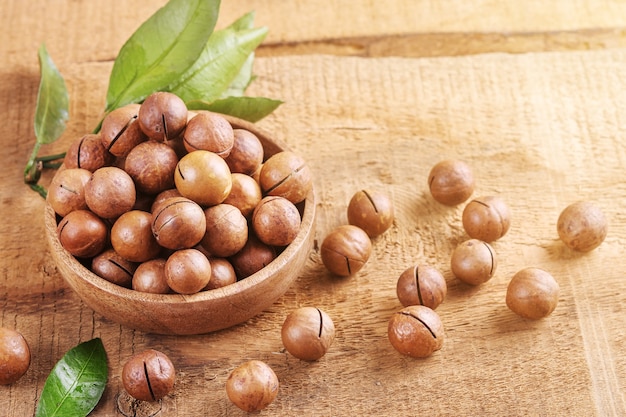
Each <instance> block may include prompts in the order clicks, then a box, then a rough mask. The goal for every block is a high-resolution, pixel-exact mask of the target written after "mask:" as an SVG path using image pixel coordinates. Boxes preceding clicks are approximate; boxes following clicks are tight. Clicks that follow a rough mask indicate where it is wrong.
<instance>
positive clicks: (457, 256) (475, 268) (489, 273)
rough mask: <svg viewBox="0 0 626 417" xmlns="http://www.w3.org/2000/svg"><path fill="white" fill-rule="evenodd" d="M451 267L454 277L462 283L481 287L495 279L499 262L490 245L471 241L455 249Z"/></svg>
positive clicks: (476, 240)
mask: <svg viewBox="0 0 626 417" xmlns="http://www.w3.org/2000/svg"><path fill="white" fill-rule="evenodd" d="M450 266H451V268H452V273H453V274H454V276H455V277H457V278H458V279H460V280H461V281H463V282H465V283H467V284H470V285H480V284H482V283H485V282H487V281H489V280H490V279H491V277H493V274H494V273H495V272H496V268H497V266H498V260H497V258H496V252H495V251H494V250H493V248H492V247H491V245H489V243H486V242H483V241H482V240H478V239H470V240H466V241H465V242H462V243H461V244H459V245H458V246H457V247H456V249H454V252H452V258H451V260H450Z"/></svg>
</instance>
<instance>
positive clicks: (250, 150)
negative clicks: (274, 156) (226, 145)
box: [226, 129, 264, 175]
mask: <svg viewBox="0 0 626 417" xmlns="http://www.w3.org/2000/svg"><path fill="white" fill-rule="evenodd" d="M233 137H234V140H233V148H232V149H231V151H230V154H229V155H228V157H227V158H226V163H227V164H228V167H229V168H230V171H231V172H232V173H241V174H246V175H252V174H254V173H255V172H257V171H258V170H259V169H260V168H261V164H262V163H263V155H264V151H263V145H262V144H261V141H260V140H259V138H258V137H257V136H256V135H255V134H254V133H252V132H250V131H248V130H245V129H234V130H233Z"/></svg>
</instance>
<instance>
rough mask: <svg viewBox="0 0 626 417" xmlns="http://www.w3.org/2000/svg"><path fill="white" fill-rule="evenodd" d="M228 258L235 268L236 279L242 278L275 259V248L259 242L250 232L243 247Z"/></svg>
mask: <svg viewBox="0 0 626 417" xmlns="http://www.w3.org/2000/svg"><path fill="white" fill-rule="evenodd" d="M228 259H229V261H230V263H231V264H232V265H233V268H235V272H236V273H237V279H244V278H247V277H249V276H250V275H252V274H254V273H255V272H258V271H260V270H261V269H263V268H265V267H266V266H267V265H269V264H270V262H272V261H273V260H274V259H276V249H275V248H274V247H273V246H269V245H266V244H265V243H263V242H261V241H260V240H259V239H258V238H257V237H256V236H254V234H252V235H250V236H249V237H248V240H247V241H246V244H245V245H244V247H243V248H242V249H241V250H240V251H239V252H237V253H236V254H234V255H233V256H231V257H229V258H228Z"/></svg>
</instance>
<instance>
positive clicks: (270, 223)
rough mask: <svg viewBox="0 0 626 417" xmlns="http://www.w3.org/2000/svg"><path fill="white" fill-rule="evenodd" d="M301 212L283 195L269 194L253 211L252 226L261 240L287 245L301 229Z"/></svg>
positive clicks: (266, 242) (271, 244)
mask: <svg viewBox="0 0 626 417" xmlns="http://www.w3.org/2000/svg"><path fill="white" fill-rule="evenodd" d="M300 222H301V219H300V212H299V211H298V208H297V207H296V206H295V205H294V204H293V203H292V202H291V201H289V200H287V199H286V198H283V197H276V196H268V197H265V198H263V199H262V200H261V202H260V203H259V204H258V205H257V206H256V208H255V209H254V212H253V213H252V228H253V229H254V232H255V233H256V236H257V237H258V238H259V240H260V241H261V242H263V243H265V244H266V245H270V246H287V245H289V244H290V243H291V242H292V241H293V240H294V239H295V238H296V236H297V235H298V232H299V231H300Z"/></svg>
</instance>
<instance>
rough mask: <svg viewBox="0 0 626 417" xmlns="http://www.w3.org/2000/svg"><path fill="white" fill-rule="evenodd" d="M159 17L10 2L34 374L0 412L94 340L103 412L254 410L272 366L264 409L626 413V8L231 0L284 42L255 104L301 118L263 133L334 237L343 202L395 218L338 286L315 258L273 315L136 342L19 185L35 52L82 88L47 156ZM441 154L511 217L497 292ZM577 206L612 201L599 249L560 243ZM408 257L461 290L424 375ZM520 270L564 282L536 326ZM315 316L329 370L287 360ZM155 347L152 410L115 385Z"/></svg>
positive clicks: (4, 52) (2, 47) (8, 198)
mask: <svg viewBox="0 0 626 417" xmlns="http://www.w3.org/2000/svg"><path fill="white" fill-rule="evenodd" d="M164 3H165V2H164V1H149V2H148V1H147V2H136V3H134V4H133V7H129V6H128V4H127V3H126V2H123V1H121V0H117V1H111V2H90V1H86V0H53V1H32V2H22V1H18V0H5V1H3V3H2V13H1V14H0V16H1V17H0V19H1V21H0V22H1V26H0V27H2V32H1V35H0V37H1V38H0V56H1V57H2V62H1V63H0V114H2V115H3V120H4V122H3V123H2V124H1V125H0V138H1V139H0V140H1V141H2V145H3V147H2V149H3V152H2V156H1V161H2V166H3V169H2V170H1V171H0V184H1V186H0V219H2V220H1V221H0V312H1V314H0V325H2V326H7V327H11V328H15V329H18V330H19V331H21V332H22V333H23V334H24V336H25V337H26V339H27V340H28V342H29V344H30V347H31V350H32V364H31V367H30V369H29V371H28V372H27V374H26V375H25V376H24V377H23V378H22V379H21V380H19V381H18V382H17V383H15V384H14V385H12V386H6V387H0V415H2V416H5V415H6V416H28V415H32V414H33V413H34V409H35V406H36V401H37V398H38V396H39V394H40V392H41V389H42V387H43V384H44V381H45V378H46V376H47V375H48V373H49V372H50V370H51V368H52V366H53V365H54V363H55V362H56V361H57V360H58V359H59V358H60V357H61V356H62V355H63V354H64V353H65V352H66V351H67V350H68V349H70V348H71V347H73V346H75V345H76V344H78V343H80V342H82V341H86V340H88V339H90V338H92V337H101V338H102V339H103V341H104V344H105V348H106V350H107V354H108V359H109V366H110V374H109V381H108V384H107V388H106V390H105V393H104V396H103V399H102V401H101V402H100V404H99V405H98V407H97V408H96V410H94V412H93V415H96V416H123V415H127V416H130V415H136V416H147V415H158V416H199V415H211V416H218V415H243V414H245V413H242V412H241V411H239V410H238V409H237V408H236V407H234V406H233V405H232V404H230V402H229V401H228V399H227V397H226V394H225V391H224V382H225V380H226V378H227V376H228V374H229V372H230V371H231V370H232V369H233V368H234V367H235V366H237V365H238V364H240V363H241V362H243V361H245V360H247V359H261V360H264V361H266V362H267V363H268V364H270V365H271V366H272V367H273V368H274V370H275V371H276V373H277V375H278V377H279V380H280V383H281V388H280V393H279V396H278V398H277V400H276V401H275V402H274V403H273V404H272V405H271V406H270V407H269V408H268V409H267V410H265V411H264V412H261V413H260V415H284V416H293V415H303V416H347V415H402V416H404V415H406V416H408V415H418V414H419V415H442V416H443V415H449V416H459V415H467V416H472V415H488V416H503V415H508V416H557V415H558V416H561V415H567V416H592V415H596V416H623V415H626V398H625V397H624V389H625V387H626V356H624V354H623V353H624V351H625V349H626V330H624V329H626V319H625V314H624V307H623V306H624V302H625V301H626V300H625V296H624V294H625V293H626V281H625V280H624V277H623V275H624V274H623V269H624V257H625V253H624V249H623V245H624V243H625V241H626V218H625V216H624V214H623V208H622V202H623V199H624V196H625V194H626V187H625V185H624V184H625V183H624V174H625V170H624V168H623V166H624V163H626V151H625V150H624V145H623V136H624V129H625V128H624V126H626V116H624V109H626V94H625V93H624V91H626V81H625V80H626V50H625V49H621V48H623V47H624V45H625V40H626V37H625V36H624V33H625V30H626V26H625V25H624V21H625V20H624V19H625V18H626V3H624V2H621V1H617V0H615V1H609V0H606V1H593V0H577V1H575V2H572V1H566V0H555V1H552V2H544V1H538V0H533V1H526V2H519V1H517V0H507V1H487V0H484V1H480V0H471V1H449V2H440V1H435V0H418V1H415V0H392V1H389V2H385V6H384V7H383V6H379V3H378V2H371V1H361V2H352V1H348V0H333V1H330V0H316V1H301V0H297V1H291V2H278V1H274V0H265V1H261V0H258V1H243V0H241V1H240V0H229V1H227V2H224V4H223V6H222V12H221V18H220V24H221V25H225V24H226V23H228V22H230V21H232V20H233V19H234V18H236V17H238V16H239V15H241V14H243V13H244V12H246V11H249V10H252V9H255V10H257V21H258V23H259V24H263V25H268V26H269V27H270V35H269V36H268V38H267V40H266V42H265V43H264V45H262V46H261V48H260V49H259V53H258V55H259V58H258V59H257V61H256V62H257V63H256V67H255V69H256V73H257V75H258V79H257V81H256V82H255V83H254V85H253V87H252V89H251V90H250V91H249V93H250V94H251V95H265V96H269V97H275V98H280V99H282V100H284V101H285V104H284V105H283V106H281V107H280V108H279V110H278V111H277V112H275V114H273V115H271V116H270V117H268V118H267V119H265V120H263V121H262V122H260V126H261V127H263V128H264V129H266V130H268V131H271V132H275V134H276V135H277V136H278V137H279V138H281V139H283V140H284V141H286V142H287V143H289V144H290V145H291V146H292V147H293V149H294V150H296V151H297V152H299V153H301V154H302V155H304V156H305V157H306V158H307V160H308V162H309V163H310V165H311V167H312V168H313V171H314V173H315V183H316V187H317V190H318V201H319V206H318V223H317V230H316V235H317V239H318V242H321V240H322V239H323V237H324V236H325V234H326V233H327V232H328V231H330V229H331V228H333V227H334V226H336V225H339V224H342V223H344V222H345V221H346V215H345V207H346V205H347V202H348V200H349V198H350V196H351V195H352V193H354V192H355V191H357V190H359V189H361V188H364V187H368V188H378V189H383V190H386V191H387V192H389V193H390V194H391V195H392V196H393V200H394V203H395V204H396V210H397V219H396V222H395V224H394V226H393V227H392V229H391V230H389V231H388V232H387V233H386V234H385V235H383V236H382V237H380V238H378V239H377V240H375V242H374V252H373V256H372V258H371V259H370V262H369V263H368V264H367V265H366V266H365V268H364V269H363V270H362V271H361V272H360V273H359V274H358V275H356V276H354V277H351V278H348V279H337V278H333V277H331V276H329V275H328V274H327V273H326V272H325V271H324V268H323V266H322V264H321V261H320V257H319V253H318V252H317V251H313V252H312V253H311V256H310V261H309V262H308V263H307V266H306V268H305V269H304V270H303V271H302V274H301V276H300V278H299V279H298V281H297V283H296V284H295V285H294V286H293V287H292V288H291V289H290V290H289V291H288V292H287V293H286V294H285V296H284V297H282V298H281V299H280V300H279V301H278V302H277V303H276V304H275V305H274V306H273V307H272V308H271V309H269V310H268V311H267V312H265V313H263V314H261V315H259V316H258V317H255V318H253V319H252V320H250V321H249V322H247V323H245V324H243V325H240V326H237V327H235V328H232V329H228V330H225V331H222V332H219V333H214V334H209V335H202V336H193V337H164V336H156V335H150V334H144V333H141V332H137V331H133V330H130V329H127V328H124V327H121V326H119V325H117V324H115V323H113V322H110V321H108V320H107V319H104V318H103V317H101V316H99V315H97V314H95V313H93V312H92V311H91V310H90V309H89V308H88V307H86V306H85V305H83V304H82V303H81V301H80V300H79V299H78V297H77V296H76V295H74V294H73V293H72V292H71V290H70V289H69V288H68V286H67V285H66V284H65V283H64V281H63V279H62V278H61V276H60V275H59V273H58V271H57V269H56V267H55V265H54V264H53V262H52V261H51V259H50V256H49V253H48V248H47V246H46V244H45V240H44V239H43V230H44V226H43V218H42V217H43V207H44V202H43V200H42V199H41V198H40V197H39V196H38V195H37V194H35V193H33V192H31V191H30V190H29V189H28V188H27V187H26V186H25V185H24V184H23V183H22V169H23V166H24V164H25V162H26V160H27V158H28V155H29V153H30V151H31V148H32V145H33V141H34V137H33V131H32V120H33V115H34V106H35V100H36V92H37V86H38V63H37V59H36V51H37V48H38V46H39V44H40V43H41V42H44V41H45V42H46V45H47V47H48V50H49V52H50V54H51V55H52V57H53V59H54V60H55V62H56V63H57V65H58V66H59V69H60V70H61V72H62V73H63V75H64V76H65V78H66V81H67V83H68V87H69V90H70V95H71V120H70V122H69V125H68V128H67V131H66V133H65V134H64V136H63V137H62V139H61V140H60V141H59V142H57V143H55V144H53V145H50V146H48V147H46V148H44V149H43V150H42V153H52V152H55V151H63V150H65V148H66V147H67V146H68V144H69V142H70V141H71V140H72V139H73V138H74V137H76V136H77V135H80V134H82V133H83V132H85V131H88V130H91V128H92V127H93V126H94V124H95V123H96V121H97V120H98V118H99V116H100V112H101V111H102V107H103V101H104V94H105V91H106V86H107V82H108V74H109V71H110V69H111V65H112V59H113V58H114V57H115V54H116V52H117V51H118V50H119V48H120V47H121V45H122V43H123V42H124V40H125V39H127V38H128V36H130V34H131V33H132V32H133V31H134V30H135V29H136V27H137V26H138V25H139V24H140V23H141V22H142V21H143V20H145V19H146V18H147V17H148V16H149V15H150V14H152V13H153V12H154V11H155V10H156V8H157V7H159V6H160V5H162V4H164ZM548 3H549V4H548ZM511 53H513V54H511ZM433 57H436V58H433ZM449 157H458V158H463V159H465V160H466V161H468V162H469V163H470V164H471V165H472V166H473V168H474V171H475V174H476V176H477V179H478V185H477V189H476V195H486V194H499V195H501V196H503V197H504V198H506V200H507V201H508V203H509V205H510V206H511V209H512V212H513V216H514V217H513V225H512V228H511V230H510V232H509V233H508V234H507V235H506V236H505V237H504V238H503V239H502V240H501V241H499V242H497V243H495V244H494V247H495V249H496V250H497V253H498V256H499V259H500V264H499V267H498V270H497V273H496V276H495V277H494V278H493V279H492V280H491V281H489V282H488V283H486V284H484V285H483V286H480V287H477V288H470V287H468V286H466V285H462V284H461V283H459V281H457V280H456V279H454V278H453V277H452V275H451V273H450V271H449V266H448V262H449V255H450V252H451V251H452V249H453V248H454V247H455V245H456V244H457V243H458V242H460V241H462V240H464V239H466V238H467V236H466V235H465V234H464V232H463V230H462V227H461V225H460V213H461V210H462V207H455V208H447V207H444V206H441V205H439V204H437V203H436V202H434V201H433V200H432V198H431V197H430V196H429V194H428V192H427V187H426V177H427V175H428V171H429V169H430V167H431V166H432V165H433V164H434V163H436V162H437V161H439V160H440V159H443V158H449ZM50 175H51V174H47V175H46V176H45V178H44V183H45V181H46V180H49V178H50ZM579 199H590V200H593V201H596V202H597V203H598V204H599V205H600V206H601V207H602V208H603V209H604V211H605V213H606V215H607V217H608V218H609V221H610V228H609V235H608V237H607V239H606V241H605V243H604V244H603V245H602V246H600V248H598V249H597V250H595V251H594V252H592V253H589V254H585V255H580V254H575V253H573V252H571V251H569V250H567V249H566V248H564V246H563V245H562V244H561V243H560V242H559V241H558V239H557V235H556V229H555V223H556V219H557V217H558V214H559V212H560V211H561V210H562V209H563V208H564V207H565V206H566V205H567V204H569V203H571V202H573V201H576V200H579ZM415 262H428V263H431V264H433V265H435V266H437V267H439V268H440V269H441V270H442V271H443V272H444V275H445V277H446V279H447V282H448V285H449V292H448V297H447V299H446V301H445V302H444V304H442V305H441V306H440V307H439V308H438V312H439V314H440V315H441V317H442V320H443V322H444V326H445V329H446V335H447V338H446V340H445V343H444V347H443V349H442V350H441V351H439V352H437V353H435V354H434V355H433V356H432V357H430V358H428V359H425V360H414V359H409V358H405V357H402V356H400V355H399V354H398V353H396V352H395V351H394V350H393V349H392V348H391V346H390V345H389V343H388V341H387V338H386V325H387V320H388V318H389V316H390V314H392V313H393V312H394V311H396V310H398V309H399V308H400V305H399V302H398V301H397V299H396V298H395V280H396V279H397V276H398V275H399V274H400V273H401V272H402V271H403V270H404V269H405V268H406V267H408V266H410V265H412V264H413V263H415ZM525 266H539V267H543V268H545V269H547V270H549V271H550V272H551V273H552V274H553V275H554V276H555V277H556V278H557V280H558V281H559V283H560V285H561V296H560V301H559V305H558V307H557V309H556V311H555V312H554V313H553V315H551V316H550V317H548V318H547V319H544V320H540V321H536V322H533V321H527V320H522V319H520V318H518V317H516V316H515V315H513V313H511V312H509V311H508V310H507V308H506V306H505V304H504V295H505V291H506V285H507V282H508V280H509V279H510V277H511V275H512V274H513V273H514V272H516V271H517V270H519V269H521V268H522V267H525ZM303 305H315V306H317V307H320V308H322V309H324V310H326V311H327V312H328V313H329V314H330V316H331V317H333V319H334V321H335V324H336V327H337V337H336V340H335V343H334V344H333V346H332V348H331V350H330V351H329V353H328V354H327V355H326V356H325V357H324V358H323V359H322V360H320V361H319V362H315V363H307V362H302V361H299V360H297V359H295V358H294V357H292V356H290V355H289V354H288V353H286V352H285V351H284V349H283V347H282V344H281V341H280V325H281V323H282V320H283V319H284V317H285V315H286V314H287V313H288V312H289V311H291V310H292V309H294V308H296V307H298V306H303ZM144 348H155V349H159V350H162V351H164V352H166V353H167V354H168V355H169V356H170V357H171V358H172V360H173V361H174V363H175V365H176V366H177V369H178V380H177V383H176V387H175V391H174V392H173V393H172V394H171V395H170V396H168V397H166V398H165V399H164V400H163V401H162V403H160V404H140V405H137V404H132V403H130V402H129V401H128V398H127V397H126V396H125V394H124V391H123V388H122V386H121V380H120V372H121V367H122V366H123V363H124V362H125V360H126V359H127V358H128V357H129V356H130V355H132V354H133V353H134V352H137V351H140V350H142V349H144Z"/></svg>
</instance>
